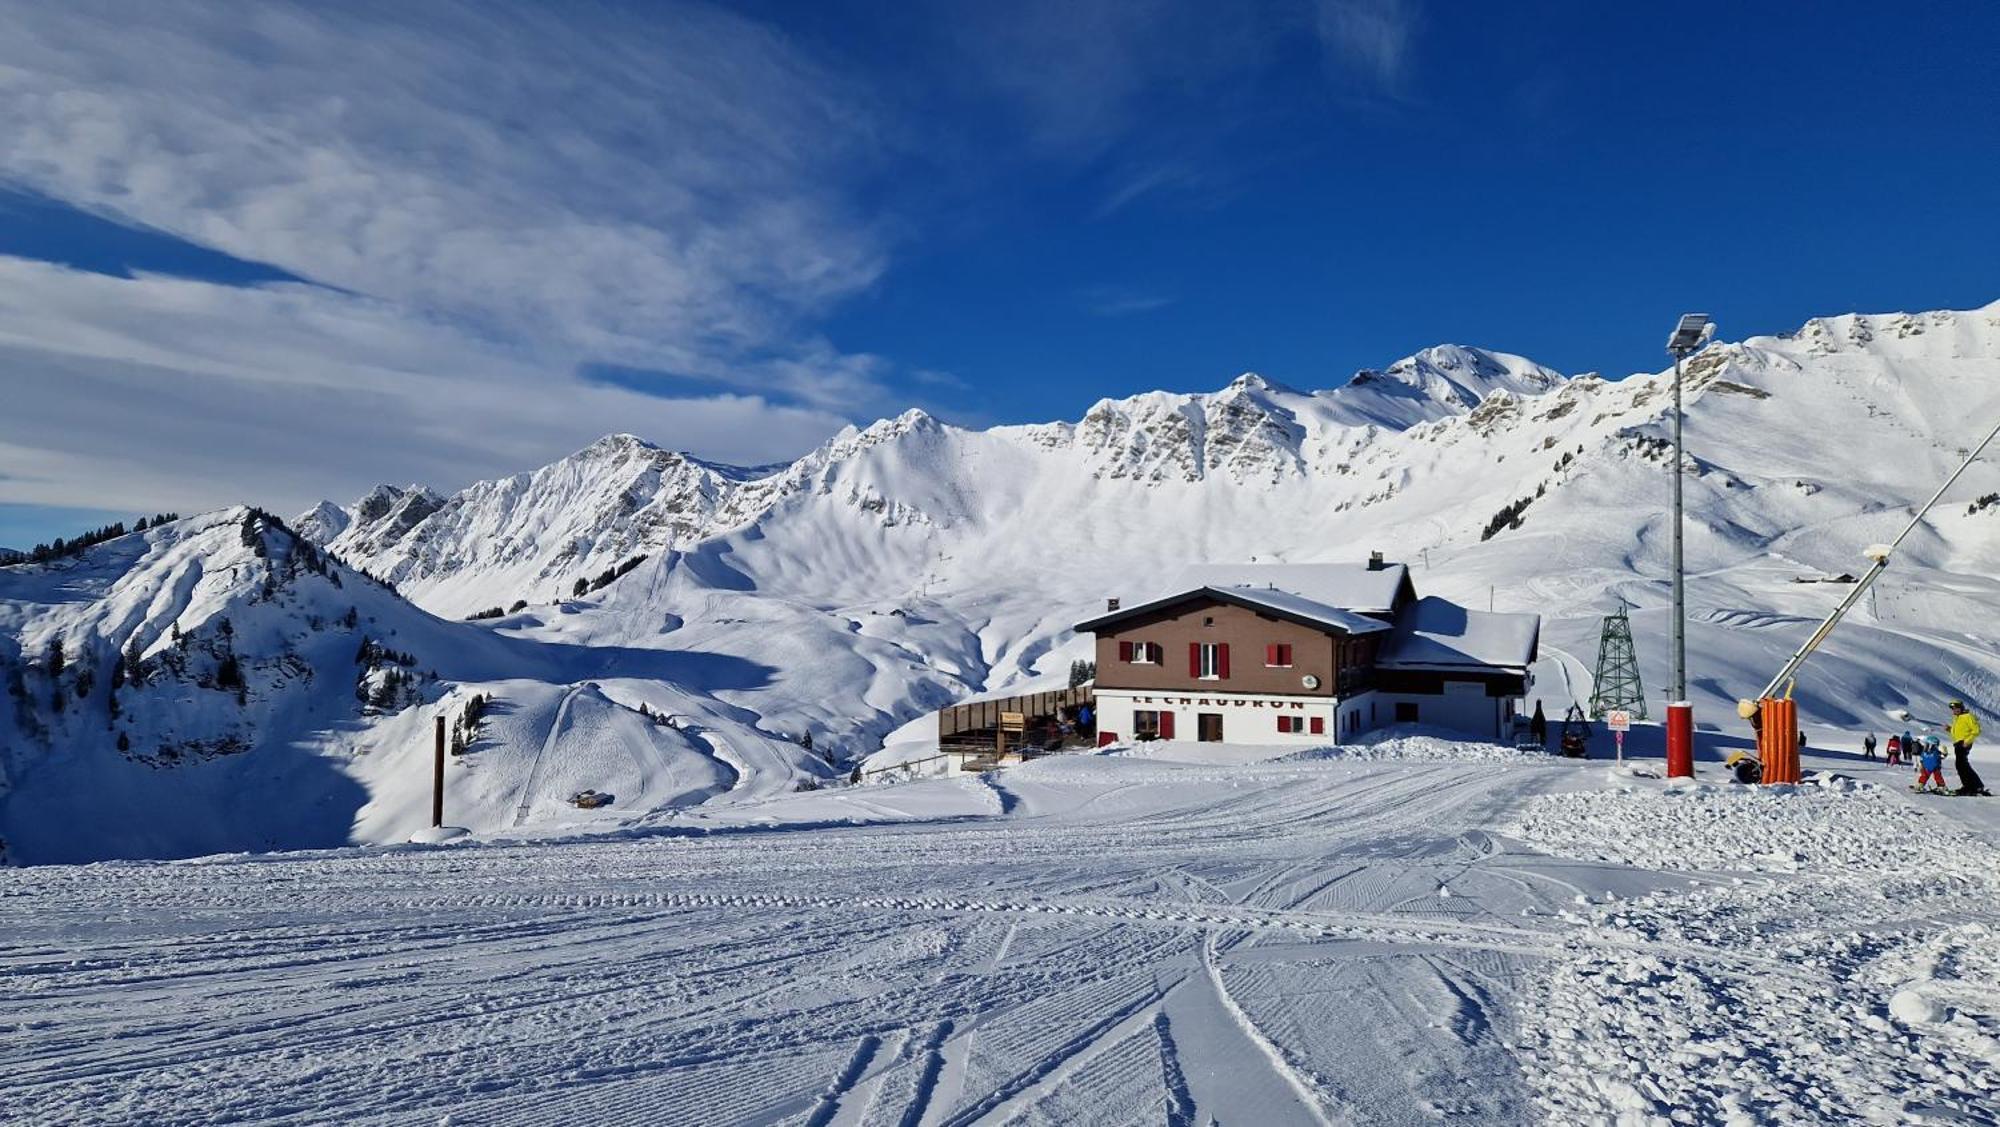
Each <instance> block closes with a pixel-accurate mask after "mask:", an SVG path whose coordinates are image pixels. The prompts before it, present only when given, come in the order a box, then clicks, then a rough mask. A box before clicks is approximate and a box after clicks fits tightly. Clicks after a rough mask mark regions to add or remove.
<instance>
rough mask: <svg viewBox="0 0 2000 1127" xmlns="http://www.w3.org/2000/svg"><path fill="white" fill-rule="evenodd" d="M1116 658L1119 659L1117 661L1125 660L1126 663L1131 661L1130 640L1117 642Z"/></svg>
mask: <svg viewBox="0 0 2000 1127" xmlns="http://www.w3.org/2000/svg"><path fill="white" fill-rule="evenodd" d="M1118 660H1119V661H1122V662H1126V663H1127V664H1130V663H1131V661H1132V643H1130V642H1120V643H1118Z"/></svg>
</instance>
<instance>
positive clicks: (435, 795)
mask: <svg viewBox="0 0 2000 1127" xmlns="http://www.w3.org/2000/svg"><path fill="white" fill-rule="evenodd" d="M431 825H432V826H442V825H444V712H443V711H442V710H440V711H439V712H438V714H437V754H436V755H435V756H434V757H433V759H432V765H431Z"/></svg>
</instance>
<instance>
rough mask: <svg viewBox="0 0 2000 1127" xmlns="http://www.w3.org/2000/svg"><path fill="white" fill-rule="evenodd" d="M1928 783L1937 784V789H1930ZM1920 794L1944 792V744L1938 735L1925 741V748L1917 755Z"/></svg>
mask: <svg viewBox="0 0 2000 1127" xmlns="http://www.w3.org/2000/svg"><path fill="white" fill-rule="evenodd" d="M1926 783H1932V784H1935V785H1936V788H1937V789H1936V790H1928V789H1927V788H1926V786H1925V784H1926ZM1915 790H1916V791H1917V793H1919V794H1943V793H1944V791H1945V787H1944V745H1943V744H1941V743H1939V742H1938V738H1937V737H1936V736H1931V737H1930V738H1928V739H1926V740H1925V741H1924V749H1923V751H1922V752H1921V753H1919V754H1918V756H1917V785H1916V787H1915Z"/></svg>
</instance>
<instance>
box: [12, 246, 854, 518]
mask: <svg viewBox="0 0 2000 1127" xmlns="http://www.w3.org/2000/svg"><path fill="white" fill-rule="evenodd" d="M0 386H4V388H5V391H6V410H4V411H0V466H5V467H6V469H7V473H8V474H9V475H10V476H8V477H7V478H5V479H0V502H5V501H11V502H21V503H29V504H38V505H79V506H98V507H104V506H112V507H118V508H126V507H132V508H137V509H163V508H179V509H190V508H195V507H202V506H214V505H223V504H231V503H237V502H245V501H249V502H255V503H259V504H264V505H267V506H272V507H277V508H281V509H294V510H295V509H300V508H303V507H305V506H306V505H307V504H309V503H311V502H312V501H315V500H318V499H320V498H322V497H327V496H331V497H334V498H336V499H343V500H344V499H347V498H349V497H352V496H355V495H358V494H359V493H360V492H362V491H363V490H365V489H366V488H367V487H369V486H370V485H372V484H374V483H376V482H378V481H397V482H401V481H422V482H426V483H429V484H433V485H436V486H439V487H444V488H451V487H456V486H459V485H463V484H466V483H467V482H469V481H471V480H474V479H476V478H481V477H495V476H502V475H505V474H509V473H513V472H517V471H519V470H521V469H523V468H526V467H529V466H534V465H539V464H541V463H542V462H545V461H548V460H551V459H553V458H555V457H559V456H561V455H563V454H565V453H568V452H569V451H571V450H575V449H578V448H580V447H582V446H584V445H586V444H587V443H589V442H590V441H591V440H592V439H593V438H596V437H598V436H600V435H603V434H606V433H609V432H612V431H632V432H635V433H638V434H642V435H645V436H647V437H649V438H652V439H654V440H656V441H659V442H661V443H664V444H666V445H669V446H678V447H681V448H683V449H690V450H695V451H697V452H700V453H702V454H704V455H707V456H710V457H714V458H718V459H721V460H724V461H734V462H743V463H756V462H765V461H769V460H771V459H773V458H779V457H784V456H788V455H792V454H796V453H797V452H799V451H801V450H804V449H808V448H810V447H811V446H813V445H814V444H815V443H817V442H819V441H820V440H821V439H823V438H824V437H825V436H826V435H827V434H829V433H831V432H833V431H834V430H837V429H838V428H839V427H840V426H841V425H842V423H843V422H844V421H845V419H844V417H843V415H842V414H841V413H838V412H834V411H830V410H827V409H823V408H817V407H813V406H810V405H806V404H801V403H781V402H774V401H773V400H772V399H771V398H769V397H766V396H759V395H753V394H746V393H740V392H736V393H732V392H729V391H728V390H726V389H715V390H713V391H711V392H710V393H708V394H699V393H692V392H691V393H688V394H684V395H682V396H681V397H678V398H672V399H664V398H660V397H657V396H654V395H648V394H643V393H641V392H638V391H633V390H631V389H628V388H623V387H617V386H612V385H608V384H601V383H593V382H586V381H582V380H576V379H570V378H568V375H567V373H564V372H558V371H552V370H551V369H549V368H548V367H545V366H544V365H543V364H542V363H541V362H540V361H538V360H537V359H536V358H534V357H532V356H530V355H526V354H524V353H522V352H520V351H518V350H515V349H511V348H506V347H502V346H500V345H497V344H494V343H491V342H482V341H479V340H476V339H473V338H470V337H468V336H467V335H465V334H464V333H463V332H462V331H460V330H459V329H457V328H456V327H454V326H452V325H449V324H441V323H439V322H436V321H434V320H430V319H426V318H421V317H412V316H408V315H406V314H405V313H404V312H403V311H402V310H401V309H400V308H399V307H398V306H396V305H394V304H392V303H387V302H381V301H376V300H373V299H370V298H366V297H362V296H359V295H349V294H341V293H337V292H334V291H330V290H326V289H324V288H320V287H315V286H305V285H290V286H274V287H258V288H253V289H243V288H237V287H231V286H226V285H218V284H214V283H208V282H199V281H192V280H189V279H182V278H164V277H148V276H141V277H138V278H133V279H123V278H117V277H111V276H108V275H103V274H92V273H86V272H83V271H78V270H73V269H69V268H65V267H60V266H53V265H50V264H47V263H39V262H27V261H23V260H21V259H12V258H0Z"/></svg>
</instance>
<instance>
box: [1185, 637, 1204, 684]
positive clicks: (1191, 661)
mask: <svg viewBox="0 0 2000 1127" xmlns="http://www.w3.org/2000/svg"><path fill="white" fill-rule="evenodd" d="M1188 676H1190V677H1199V676H1201V643H1200V642H1189V643H1188Z"/></svg>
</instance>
